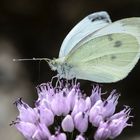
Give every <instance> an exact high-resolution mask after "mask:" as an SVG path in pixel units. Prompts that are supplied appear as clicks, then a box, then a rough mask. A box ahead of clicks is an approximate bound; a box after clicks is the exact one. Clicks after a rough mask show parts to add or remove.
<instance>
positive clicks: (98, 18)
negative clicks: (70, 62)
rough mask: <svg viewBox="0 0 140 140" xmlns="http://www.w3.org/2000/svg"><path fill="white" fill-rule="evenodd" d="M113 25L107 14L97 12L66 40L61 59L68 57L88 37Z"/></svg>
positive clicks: (71, 32) (89, 16) (73, 30)
mask: <svg viewBox="0 0 140 140" xmlns="http://www.w3.org/2000/svg"><path fill="white" fill-rule="evenodd" d="M109 23H111V20H110V17H109V15H108V13H107V12H96V13H93V14H90V15H88V16H87V17H85V18H84V19H83V20H81V21H80V22H79V23H78V24H77V25H76V26H75V27H74V28H73V29H72V30H71V31H70V32H69V34H68V35H67V36H66V38H65V39H64V41H63V43H62V45H61V48H60V52H59V57H64V56H66V55H67V54H68V53H69V52H70V51H71V50H72V48H74V47H75V46H76V44H77V43H78V42H79V41H80V40H82V39H83V38H85V37H86V36H87V35H89V34H91V33H93V32H95V31H97V30H98V29H100V28H102V27H104V26H106V25H108V24H109Z"/></svg>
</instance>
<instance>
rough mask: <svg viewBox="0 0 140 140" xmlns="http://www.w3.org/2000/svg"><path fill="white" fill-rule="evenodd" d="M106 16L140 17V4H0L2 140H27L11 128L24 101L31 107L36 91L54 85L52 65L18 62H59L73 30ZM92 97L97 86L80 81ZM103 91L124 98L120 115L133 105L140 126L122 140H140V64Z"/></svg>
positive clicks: (121, 0) (28, 0)
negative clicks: (94, 17) (56, 59)
mask: <svg viewBox="0 0 140 140" xmlns="http://www.w3.org/2000/svg"><path fill="white" fill-rule="evenodd" d="M102 10H105V11H107V12H109V14H110V16H111V18H112V20H113V21H115V20H118V19H122V18H126V17H136V16H139V17H140V0H69V1H68V0H59V1H56V0H0V139H1V140H9V139H10V140H23V139H24V138H23V137H22V136H21V135H20V134H19V132H18V131H17V130H15V128H14V127H11V126H9V124H10V122H11V121H12V120H15V117H16V116H17V114H18V112H17V109H16V107H15V106H14V105H13V102H14V101H15V100H16V99H17V98H18V97H23V99H24V101H26V102H28V103H29V104H30V105H32V104H33V102H34V100H35V99H36V98H37V96H36V90H35V86H37V84H40V83H42V82H47V81H50V80H51V77H52V76H54V75H55V74H56V73H55V72H52V71H51V70H50V68H49V66H48V65H47V63H46V62H43V61H42V62H37V61H36V62H29V61H28V62H27V61H26V62H12V59H13V58H33V57H48V58H53V57H57V56H58V53H59V49H60V45H61V43H62V41H63V39H64V38H65V36H66V35H67V33H68V32H69V31H70V29H71V28H72V27H73V26H74V25H75V24H76V23H77V22H79V21H80V20H81V19H82V18H84V17H85V16H87V15H88V14H90V13H92V12H97V11H102ZM80 82H81V83H82V84H81V88H82V89H84V90H85V91H86V92H88V93H89V92H90V91H91V89H92V86H91V85H92V84H93V82H87V81H82V80H81V81H80ZM102 88H103V91H111V90H113V89H114V88H115V89H117V91H118V92H119V93H121V98H120V100H119V101H120V102H119V105H118V109H119V110H120V109H122V106H123V105H124V104H125V105H130V106H131V107H132V108H133V110H132V114H133V115H134V118H132V120H131V121H133V123H134V126H133V127H132V128H130V127H128V128H126V129H125V130H124V131H123V133H122V134H121V135H120V136H119V137H118V138H116V140H140V136H139V135H140V111H139V110H140V101H139V99H140V98H139V97H140V62H139V63H138V64H137V65H136V67H135V69H134V70H133V71H132V72H131V73H130V75H129V76H128V77H127V78H126V79H124V80H122V81H120V82H118V83H114V84H102Z"/></svg>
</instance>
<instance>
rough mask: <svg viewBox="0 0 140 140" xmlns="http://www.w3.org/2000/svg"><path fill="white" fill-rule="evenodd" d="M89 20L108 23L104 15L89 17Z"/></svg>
mask: <svg viewBox="0 0 140 140" xmlns="http://www.w3.org/2000/svg"><path fill="white" fill-rule="evenodd" d="M89 19H90V20H91V22H94V21H100V20H104V21H105V22H107V23H109V22H110V21H109V19H108V18H107V17H106V16H105V15H94V16H91V17H89Z"/></svg>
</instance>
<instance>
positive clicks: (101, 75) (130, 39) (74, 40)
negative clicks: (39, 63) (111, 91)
mask: <svg viewBox="0 0 140 140" xmlns="http://www.w3.org/2000/svg"><path fill="white" fill-rule="evenodd" d="M139 56H140V18H127V19H122V20H119V21H116V22H113V23H112V22H111V20H110V17H109V15H108V14H107V13H106V12H97V13H94V14H91V15H89V16H87V17H86V18H84V19H83V20H82V21H81V22H79V23H78V24H77V25H76V26H75V27H74V28H73V29H72V30H71V31H70V33H69V34H68V35H67V36H66V38H65V39H64V41H63V43H62V46H61V48H60V53H59V58H57V59H53V60H50V61H48V63H49V65H50V67H51V69H52V70H57V72H58V75H59V77H60V78H66V79H73V78H74V77H76V78H77V79H85V80H90V81H95V82H100V83H112V82H117V81H119V80H121V79H123V78H125V77H126V76H127V75H128V74H129V72H130V71H131V70H132V69H133V67H134V66H135V65H136V63H137V62H138V60H139Z"/></svg>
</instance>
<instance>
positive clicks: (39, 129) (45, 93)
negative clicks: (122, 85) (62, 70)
mask: <svg viewBox="0 0 140 140" xmlns="http://www.w3.org/2000/svg"><path fill="white" fill-rule="evenodd" d="M37 92H38V99H37V101H36V102H35V107H34V108H31V107H30V106H29V105H27V104H26V103H24V102H23V101H22V99H18V100H17V101H16V102H15V104H16V106H17V108H18V110H19V115H18V116H17V118H16V120H15V121H14V122H13V123H12V124H14V125H15V127H16V128H17V129H18V130H19V132H21V133H22V134H23V136H24V137H25V138H26V139H27V140H71V139H72V140H74V139H75V140H85V139H92V138H94V139H95V140H106V139H108V138H110V139H114V138H116V137H117V136H118V135H120V133H121V132H122V131H123V129H124V128H125V127H127V126H132V124H128V123H127V121H128V119H129V118H130V111H131V109H130V108H129V107H125V108H124V109H123V110H122V111H120V112H118V113H115V109H116V106H117V104H118V98H119V94H117V93H116V91H115V90H114V91H112V92H111V94H110V95H109V96H108V98H107V99H104V100H103V99H102V97H101V96H103V95H102V92H101V88H100V87H99V86H98V85H97V86H95V87H93V90H92V94H91V96H90V97H88V96H86V95H85V94H84V95H83V94H82V92H81V90H80V84H79V83H78V84H76V85H73V84H71V83H63V82H62V81H61V82H60V83H59V85H58V86H57V87H55V88H54V87H53V86H52V84H51V83H47V84H45V83H43V84H41V85H39V86H37ZM114 113H115V114H114ZM94 127H96V132H95V133H94V130H95V128H94ZM88 131H89V132H88ZM89 133H91V134H90V135H89ZM91 135H92V138H91Z"/></svg>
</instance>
